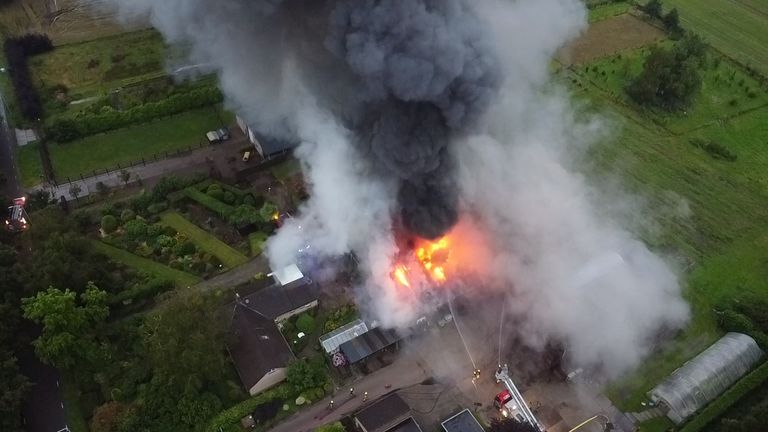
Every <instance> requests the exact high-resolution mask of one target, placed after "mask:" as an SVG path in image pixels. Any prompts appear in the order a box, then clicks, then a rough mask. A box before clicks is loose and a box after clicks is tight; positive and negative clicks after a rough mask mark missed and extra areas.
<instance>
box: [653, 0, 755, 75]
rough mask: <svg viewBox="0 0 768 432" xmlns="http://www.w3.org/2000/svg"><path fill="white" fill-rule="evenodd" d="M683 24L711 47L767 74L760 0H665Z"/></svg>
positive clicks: (666, 7) (666, 4)
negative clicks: (677, 12) (676, 10)
mask: <svg viewBox="0 0 768 432" xmlns="http://www.w3.org/2000/svg"><path fill="white" fill-rule="evenodd" d="M663 3H664V6H665V9H668V8H672V7H676V8H677V9H678V11H680V19H681V21H682V24H683V27H685V28H687V29H690V30H693V31H694V32H696V33H698V34H700V35H701V36H703V37H704V38H705V39H706V40H707V41H708V42H710V43H711V44H712V45H713V46H714V47H715V48H717V49H718V50H720V51H722V52H724V53H726V54H727V55H729V56H733V57H734V58H735V59H737V60H738V61H739V62H741V63H744V64H748V65H751V66H753V67H755V68H756V69H758V70H759V71H761V72H762V73H763V74H768V30H767V29H768V3H766V2H765V1H764V0H665V1H664V2H663Z"/></svg>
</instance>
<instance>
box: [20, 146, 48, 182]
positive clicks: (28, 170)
mask: <svg viewBox="0 0 768 432" xmlns="http://www.w3.org/2000/svg"><path fill="white" fill-rule="evenodd" d="M16 166H17V167H18V169H19V175H21V185H22V186H23V187H25V188H28V187H32V186H35V185H37V184H40V182H41V181H42V180H43V165H42V163H41V162H40V151H39V150H38V145H37V144H36V143H31V144H27V145H25V146H23V147H16Z"/></svg>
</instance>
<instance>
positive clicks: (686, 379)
mask: <svg viewBox="0 0 768 432" xmlns="http://www.w3.org/2000/svg"><path fill="white" fill-rule="evenodd" d="M762 356H763V352H762V351H761V350H760V347H759V346H758V345H757V343H756V342H755V340H754V339H752V338H751V337H749V336H747V335H744V334H741V333H728V334H726V335H725V336H723V337H722V338H720V340H718V341H717V342H715V343H714V344H713V345H712V346H710V347H709V348H707V349H706V350H704V352H702V353H701V354H699V355H697V356H696V357H694V358H693V359H692V360H690V361H688V362H687V363H686V364H684V365H683V366H682V367H681V368H679V369H677V370H676V371H674V372H673V373H672V374H671V375H670V376H669V377H667V378H666V379H665V380H664V381H662V382H661V384H659V385H657V386H656V387H655V388H654V389H653V390H651V392H650V393H649V395H650V397H651V400H653V401H654V402H656V403H658V404H659V406H661V407H663V408H666V409H667V410H668V411H667V417H669V419H670V420H672V421H673V422H675V423H676V424H680V423H682V422H684V421H685V420H686V419H687V418H688V417H690V416H691V414H693V413H695V412H696V411H698V410H699V409H701V408H703V407H704V406H705V405H707V404H708V403H709V402H711V401H713V400H714V399H715V398H717V397H718V396H719V395H720V394H722V393H723V392H724V391H725V390H727V389H728V388H729V387H730V386H732V385H733V384H734V383H735V382H736V381H738V380H739V378H741V377H743V376H744V375H746V373H747V372H749V371H750V370H751V369H752V367H753V366H755V364H756V363H757V362H758V361H760V359H761V358H762Z"/></svg>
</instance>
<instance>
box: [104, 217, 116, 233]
mask: <svg viewBox="0 0 768 432" xmlns="http://www.w3.org/2000/svg"><path fill="white" fill-rule="evenodd" d="M101 229H103V230H104V232H105V233H107V234H109V233H112V232H115V230H116V229H117V218H116V217H114V216H112V215H111V214H108V215H106V216H103V217H102V218H101Z"/></svg>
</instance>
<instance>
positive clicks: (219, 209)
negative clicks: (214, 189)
mask: <svg viewBox="0 0 768 432" xmlns="http://www.w3.org/2000/svg"><path fill="white" fill-rule="evenodd" d="M184 194H185V195H186V196H187V198H189V199H191V200H193V201H195V202H197V203H198V204H200V205H202V206H204V207H206V208H207V209H208V210H211V211H213V212H214V213H216V215H218V216H219V217H221V218H223V219H226V218H227V215H229V214H230V213H231V212H232V211H233V210H234V208H233V207H232V206H230V205H227V204H224V203H223V202H221V201H219V200H217V199H216V198H213V197H212V196H210V195H208V194H207V193H203V192H201V191H199V190H197V189H196V188H193V187H188V188H186V189H184Z"/></svg>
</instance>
